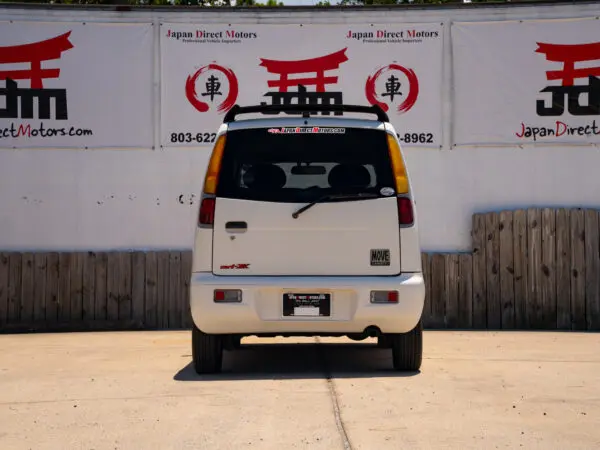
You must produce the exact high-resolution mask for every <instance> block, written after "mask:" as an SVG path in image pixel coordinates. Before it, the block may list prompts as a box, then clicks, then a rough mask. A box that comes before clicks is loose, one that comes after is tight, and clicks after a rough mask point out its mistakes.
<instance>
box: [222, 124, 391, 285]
mask: <svg viewBox="0 0 600 450" xmlns="http://www.w3.org/2000/svg"><path fill="white" fill-rule="evenodd" d="M395 187H396V184H395V179H394V171H393V169H392V163H391V160H390V152H389V148H388V136H387V133H386V131H385V130H384V129H383V128H382V127H378V128H345V129H344V128H336V129H323V128H316V127H300V128H290V129H280V128H277V129H273V128H251V129H237V130H234V131H229V132H228V133H227V136H226V143H225V146H224V150H223V154H222V160H221V164H220V170H219V176H218V185H217V190H216V201H215V205H214V232H213V233H214V234H213V264H212V267H213V273H214V274H217V275H225V276H226V275H236V276H239V275H255V276H256V275H316V276H318V275H323V276H327V275H329V276H339V275H353V276H356V275H365V276H372V275H395V274H398V273H400V232H399V223H398V219H399V218H398V204H397V198H396V189H395Z"/></svg>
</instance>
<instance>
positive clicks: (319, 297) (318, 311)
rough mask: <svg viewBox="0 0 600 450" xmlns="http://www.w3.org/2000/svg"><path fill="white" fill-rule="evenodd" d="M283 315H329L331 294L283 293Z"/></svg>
mask: <svg viewBox="0 0 600 450" xmlns="http://www.w3.org/2000/svg"><path fill="white" fill-rule="evenodd" d="M283 315H284V316H286V317H290V316H293V317H322V316H329V315H331V294H324V293H319V294H305V293H301V294H295V293H291V292H286V293H285V294H283Z"/></svg>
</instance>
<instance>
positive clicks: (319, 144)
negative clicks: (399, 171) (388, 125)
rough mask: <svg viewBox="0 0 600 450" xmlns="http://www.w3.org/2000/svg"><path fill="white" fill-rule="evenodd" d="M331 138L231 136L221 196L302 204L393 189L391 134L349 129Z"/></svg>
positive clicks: (251, 132)
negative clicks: (389, 146)
mask: <svg viewBox="0 0 600 450" xmlns="http://www.w3.org/2000/svg"><path fill="white" fill-rule="evenodd" d="M336 130H337V132H330V133H282V132H279V133H278V132H274V131H276V130H274V129H268V128H258V129H248V130H237V131H232V132H229V133H228V135H227V141H226V145H225V149H224V153H223V160H222V163H221V172H220V174H219V183H218V187H217V196H219V197H226V198H235V199H246V200H259V201H273V202H288V203H300V202H306V201H312V200H315V199H316V198H318V197H321V196H323V195H327V194H346V193H348V194H350V193H358V192H360V193H365V192H366V193H375V194H380V191H381V189H382V188H393V186H394V184H393V173H392V168H391V163H390V159H389V154H388V148H387V139H386V133H385V132H384V131H381V130H372V129H360V128H346V129H336Z"/></svg>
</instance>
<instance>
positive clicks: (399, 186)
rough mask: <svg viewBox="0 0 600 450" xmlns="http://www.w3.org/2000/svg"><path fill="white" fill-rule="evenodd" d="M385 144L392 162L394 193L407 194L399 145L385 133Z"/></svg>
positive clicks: (406, 183) (404, 168)
mask: <svg viewBox="0 0 600 450" xmlns="http://www.w3.org/2000/svg"><path fill="white" fill-rule="evenodd" d="M387 144H388V150H389V153H390V160H391V162H392V170H393V171H394V180H395V181H396V193H398V194H408V175H407V174H406V166H405V165H404V159H402V154H401V153H400V146H399V145H398V142H397V141H396V139H395V138H394V136H392V135H391V134H389V133H387Z"/></svg>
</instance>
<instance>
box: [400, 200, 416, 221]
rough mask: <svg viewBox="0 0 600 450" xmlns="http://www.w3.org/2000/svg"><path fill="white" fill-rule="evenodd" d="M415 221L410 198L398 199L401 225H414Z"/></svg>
mask: <svg viewBox="0 0 600 450" xmlns="http://www.w3.org/2000/svg"><path fill="white" fill-rule="evenodd" d="M413 221H414V215H413V207H412V202H411V200H410V198H408V197H398V223H399V224H400V225H412V223H413Z"/></svg>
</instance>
